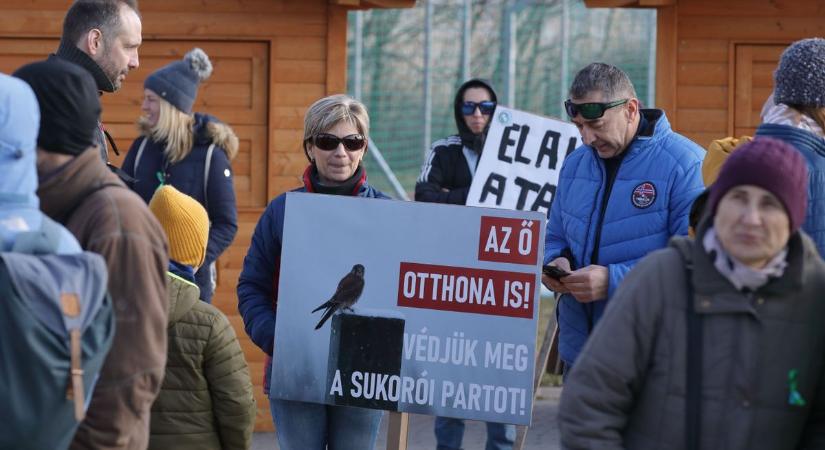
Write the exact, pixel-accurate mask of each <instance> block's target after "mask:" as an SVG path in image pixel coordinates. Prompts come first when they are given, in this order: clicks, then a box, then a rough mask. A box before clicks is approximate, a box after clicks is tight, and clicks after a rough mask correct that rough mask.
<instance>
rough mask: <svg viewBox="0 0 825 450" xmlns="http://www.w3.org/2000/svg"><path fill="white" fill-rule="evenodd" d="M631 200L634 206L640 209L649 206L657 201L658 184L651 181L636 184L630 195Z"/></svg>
mask: <svg viewBox="0 0 825 450" xmlns="http://www.w3.org/2000/svg"><path fill="white" fill-rule="evenodd" d="M630 201H631V202H633V206H635V207H637V208H639V209H645V208H647V207H649V206H650V205H652V204H653V202H655V201H656V186H654V185H653V183H651V182H649V181H645V182H644V183H642V184H640V185H638V186H636V187H635V188H634V189H633V194H631V196H630Z"/></svg>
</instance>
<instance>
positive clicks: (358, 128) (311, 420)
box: [237, 95, 389, 450]
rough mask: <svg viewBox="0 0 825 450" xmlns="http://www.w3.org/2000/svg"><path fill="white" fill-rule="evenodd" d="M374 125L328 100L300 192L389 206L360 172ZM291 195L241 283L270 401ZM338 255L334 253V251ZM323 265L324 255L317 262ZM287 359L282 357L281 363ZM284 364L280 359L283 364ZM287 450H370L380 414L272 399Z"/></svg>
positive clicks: (309, 147)
mask: <svg viewBox="0 0 825 450" xmlns="http://www.w3.org/2000/svg"><path fill="white" fill-rule="evenodd" d="M369 125H370V119H369V116H368V115H367V109H366V107H364V105H363V104H362V103H361V102H359V101H357V100H354V99H353V98H351V97H349V96H346V95H333V96H330V97H325V98H322V99H320V100H318V101H316V102H315V103H313V104H312V106H310V107H309V109H308V110H307V112H306V116H305V117H304V139H303V150H304V155H306V157H307V159H308V160H309V166H308V167H307V168H306V170H305V171H304V176H303V186H302V187H300V188H298V189H295V191H296V192H315V193H320V194H330V195H345V196H353V197H354V196H358V197H366V198H383V199H386V198H389V197H388V196H386V195H385V194H383V193H382V192H380V191H378V190H377V189H375V188H373V187H372V186H370V185H369V184H368V183H367V173H366V171H365V170H364V167H363V165H362V164H361V161H362V159H363V158H364V155H365V154H366V152H367V142H368V137H369ZM285 206H286V194H281V195H279V196H278V197H276V198H275V199H274V200H272V201H271V202H270V203H269V205H268V206H267V208H266V210H265V211H264V213H263V215H262V216H261V218H260V219H259V220H258V224H257V226H256V227H255V232H254V234H253V235H252V242H251V244H250V246H249V250H248V251H247V254H246V257H245V258H244V262H243V270H242V271H241V275H240V278H239V279H238V289H237V293H238V310H239V311H240V313H241V316H242V317H243V322H244V328H245V330H246V333H247V334H248V335H249V337H250V338H251V339H252V342H254V343H255V345H257V346H258V347H260V349H261V350H263V352H264V353H266V355H267V362H266V363H265V364H264V367H265V368H266V372H265V377H264V391H265V392H266V393H267V394H268V393H269V386H270V381H271V369H272V350H273V346H274V339H275V320H276V318H275V311H276V306H277V302H278V291H277V288H278V278H279V276H280V267H281V264H282V263H286V262H285V261H281V248H282V244H283V231H284V230H283V226H284V215H285ZM330 251H334V249H330ZM318 257H319V258H323V255H318ZM282 356H283V355H282ZM281 361H284V359H280V360H279V363H280V362H281ZM269 406H270V411H271V412H272V419H273V422H274V423H275V428H276V429H277V430H278V444H279V446H280V448H281V450H305V449H311V450H320V449H324V448H335V449H344V450H348V449H352V450H356V449H358V450H360V449H371V448H373V447H374V446H375V440H376V438H377V437H378V426H379V424H380V422H381V415H382V412H381V411H379V410H372V409H363V408H353V407H346V406H332V405H322V404H315V403H305V402H299V401H291V400H282V399H270V400H269Z"/></svg>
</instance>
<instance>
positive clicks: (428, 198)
mask: <svg viewBox="0 0 825 450" xmlns="http://www.w3.org/2000/svg"><path fill="white" fill-rule="evenodd" d="M472 87H482V88H485V89H487V90H488V91H489V92H490V97H491V99H492V100H493V101H494V102H498V100H497V97H496V91H495V90H493V87H492V86H491V85H490V83H488V82H487V81H485V80H482V79H478V78H473V79H471V80H468V81H467V82H465V83H464V84H462V85H461V87H460V88H459V89H458V92H456V94H455V98H454V99H453V114H454V116H455V124H456V127H457V128H458V134H456V135H452V136H449V137H447V138H444V139H440V140H438V141H435V142H434V143H433V145H432V147H431V148H430V153H429V154H428V156H427V160H426V161H425V162H424V165H423V166H422V168H421V175H420V176H419V177H418V181H417V182H416V183H415V200H416V201H421V202H434V203H452V204H456V205H463V204H465V203H466V202H467V194H468V193H469V192H470V185H471V184H472V183H473V176H474V175H475V172H476V166H478V160H479V158H480V157H481V151H482V150H484V141H485V139H486V138H487V130H488V129H489V128H490V124H489V122H488V124H487V127H485V128H484V131H483V132H481V133H479V134H475V133H473V132H472V130H470V128H469V127H468V126H467V123H466V122H465V121H464V114H463V113H462V112H461V106H462V105H463V104H464V91H466V90H467V89H469V88H472ZM491 117H492V115H491ZM445 189H446V190H447V191H446V192H445V191H444V190H445Z"/></svg>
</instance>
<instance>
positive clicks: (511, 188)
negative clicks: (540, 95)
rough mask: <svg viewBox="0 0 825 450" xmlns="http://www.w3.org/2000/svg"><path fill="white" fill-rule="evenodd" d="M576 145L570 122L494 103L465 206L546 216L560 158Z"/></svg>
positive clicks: (561, 160)
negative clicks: (490, 120) (485, 138)
mask: <svg viewBox="0 0 825 450" xmlns="http://www.w3.org/2000/svg"><path fill="white" fill-rule="evenodd" d="M579 145H581V137H580V135H579V130H578V129H576V126H575V125H573V124H572V123H569V122H562V121H560V120H556V119H550V118H547V117H542V116H537V115H535V114H530V113H526V112H524V111H518V110H515V109H510V108H506V107H503V106H497V107H496V110H495V113H494V114H493V118H492V122H491V123H490V129H489V131H488V132H487V140H486V141H485V142H484V151H483V152H482V154H481V160H480V161H479V163H478V167H477V168H476V173H475V176H473V184H472V185H471V186H470V193H469V195H468V197H467V205H470V206H488V207H491V208H506V209H518V210H529V211H539V212H542V213H544V214H545V215H546V214H547V211H548V210H549V209H550V204H551V203H552V201H553V198H554V197H555V195H556V186H557V185H558V181H559V172H560V171H561V166H562V163H563V162H564V158H565V156H567V155H568V154H569V153H570V152H572V151H573V150H574V149H575V148H576V147H578V146H579Z"/></svg>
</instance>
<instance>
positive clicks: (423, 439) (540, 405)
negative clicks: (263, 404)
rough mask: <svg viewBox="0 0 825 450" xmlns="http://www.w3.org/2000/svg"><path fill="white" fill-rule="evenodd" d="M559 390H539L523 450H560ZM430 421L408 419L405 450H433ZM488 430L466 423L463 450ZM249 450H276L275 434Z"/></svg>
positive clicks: (383, 437) (382, 440) (474, 448)
mask: <svg viewBox="0 0 825 450" xmlns="http://www.w3.org/2000/svg"><path fill="white" fill-rule="evenodd" d="M560 393H561V389H560V388H541V389H540V391H539V397H538V399H537V400H536V402H535V403H534V405H533V426H532V427H530V429H529V430H528V432H527V441H526V443H525V445H524V449H523V450H555V449H558V448H559V430H558V427H557V426H556V412H557V410H558V405H559V394H560ZM384 417H385V421H384V423H382V424H381V434H380V435H379V436H378V445H376V447H375V448H376V450H382V449H385V448H387V427H386V416H384ZM433 420H434V419H433V417H430V416H420V415H416V414H413V415H411V416H410V432H409V441H408V446H407V448H408V450H435V436H434V435H433ZM486 438H487V430H486V428H485V426H484V423H483V422H470V421H468V422H467V428H466V430H465V432H464V445H463V447H464V450H483V449H484V441H485V439H486ZM252 450H278V444H277V438H276V437H275V433H255V436H254V438H253V442H252Z"/></svg>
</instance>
